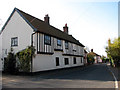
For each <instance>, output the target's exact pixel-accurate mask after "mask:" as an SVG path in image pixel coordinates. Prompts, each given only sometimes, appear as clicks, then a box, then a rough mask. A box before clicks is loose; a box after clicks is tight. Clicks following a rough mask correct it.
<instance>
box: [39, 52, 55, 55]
mask: <svg viewBox="0 0 120 90" xmlns="http://www.w3.org/2000/svg"><path fill="white" fill-rule="evenodd" d="M37 54H47V55H52V54H54V53H52V52H37Z"/></svg>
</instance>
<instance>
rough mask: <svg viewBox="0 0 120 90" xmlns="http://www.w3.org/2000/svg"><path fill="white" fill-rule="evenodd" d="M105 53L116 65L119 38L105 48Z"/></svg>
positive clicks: (118, 55) (119, 50) (118, 53)
mask: <svg viewBox="0 0 120 90" xmlns="http://www.w3.org/2000/svg"><path fill="white" fill-rule="evenodd" d="M106 52H107V56H108V57H109V58H111V59H113V60H114V62H115V63H117V64H118V62H119V60H120V37H119V38H117V39H114V40H113V42H112V43H110V44H109V45H108V46H107V47H106Z"/></svg>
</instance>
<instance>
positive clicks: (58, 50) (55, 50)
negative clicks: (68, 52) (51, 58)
mask: <svg viewBox="0 0 120 90" xmlns="http://www.w3.org/2000/svg"><path fill="white" fill-rule="evenodd" d="M54 51H63V49H54Z"/></svg>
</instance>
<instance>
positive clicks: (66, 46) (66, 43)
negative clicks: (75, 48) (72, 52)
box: [65, 41, 69, 49]
mask: <svg viewBox="0 0 120 90" xmlns="http://www.w3.org/2000/svg"><path fill="white" fill-rule="evenodd" d="M68 47H69V46H68V42H67V41H65V49H68Z"/></svg>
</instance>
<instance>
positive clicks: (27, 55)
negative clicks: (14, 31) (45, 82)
mask: <svg viewBox="0 0 120 90" xmlns="http://www.w3.org/2000/svg"><path fill="white" fill-rule="evenodd" d="M16 56H17V58H18V67H19V70H20V71H22V72H30V66H31V63H30V62H31V58H32V57H34V56H35V48H34V47H31V46H28V47H27V48H26V49H24V50H22V51H20V52H18V53H17V54H16Z"/></svg>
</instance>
